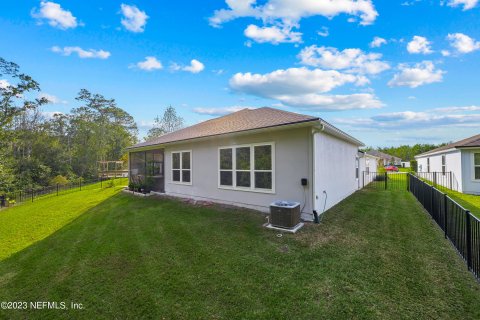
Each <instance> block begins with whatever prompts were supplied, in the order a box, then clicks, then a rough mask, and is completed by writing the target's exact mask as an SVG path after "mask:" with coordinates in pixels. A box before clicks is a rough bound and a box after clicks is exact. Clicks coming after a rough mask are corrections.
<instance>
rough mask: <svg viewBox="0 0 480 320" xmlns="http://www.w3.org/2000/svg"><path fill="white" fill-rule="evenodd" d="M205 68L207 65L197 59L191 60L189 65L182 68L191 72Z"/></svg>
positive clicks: (197, 71)
mask: <svg viewBox="0 0 480 320" xmlns="http://www.w3.org/2000/svg"><path fill="white" fill-rule="evenodd" d="M203 69H205V65H204V64H203V63H201V62H200V61H198V60H196V59H193V60H191V61H190V65H189V66H186V67H183V68H182V70H183V71H187V72H191V73H199V72H202V71H203Z"/></svg>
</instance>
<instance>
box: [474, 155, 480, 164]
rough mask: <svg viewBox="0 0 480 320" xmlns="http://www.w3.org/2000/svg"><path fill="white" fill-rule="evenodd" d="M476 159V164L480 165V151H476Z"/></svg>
mask: <svg viewBox="0 0 480 320" xmlns="http://www.w3.org/2000/svg"><path fill="white" fill-rule="evenodd" d="M474 161H475V165H476V166H480V153H475V155H474Z"/></svg>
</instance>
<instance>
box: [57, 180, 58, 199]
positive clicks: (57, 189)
mask: <svg viewBox="0 0 480 320" xmlns="http://www.w3.org/2000/svg"><path fill="white" fill-rule="evenodd" d="M57 196H58V183H57Z"/></svg>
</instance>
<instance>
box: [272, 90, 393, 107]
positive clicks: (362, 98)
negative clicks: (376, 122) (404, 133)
mask: <svg viewBox="0 0 480 320" xmlns="http://www.w3.org/2000/svg"><path fill="white" fill-rule="evenodd" d="M281 101H282V103H283V104H285V105H289V106H291V107H297V108H300V109H302V110H314V111H339V110H355V109H376V108H381V107H383V106H384V105H383V103H382V102H381V101H380V100H379V99H378V98H377V97H376V96H375V95H373V94H371V93H356V94H350V95H323V94H315V93H311V94H306V95H300V96H283V97H282V100H281Z"/></svg>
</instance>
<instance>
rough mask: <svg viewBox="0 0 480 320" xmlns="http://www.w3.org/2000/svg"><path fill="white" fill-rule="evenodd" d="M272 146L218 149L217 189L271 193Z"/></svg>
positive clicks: (272, 182)
mask: <svg viewBox="0 0 480 320" xmlns="http://www.w3.org/2000/svg"><path fill="white" fill-rule="evenodd" d="M273 155H274V146H273V144H271V143H270V144H255V145H242V146H235V147H226V148H220V149H219V187H223V188H231V189H239V190H249V191H260V192H261V191H265V192H271V191H273V189H274V181H273V179H274V177H273V174H274V156H273Z"/></svg>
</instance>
